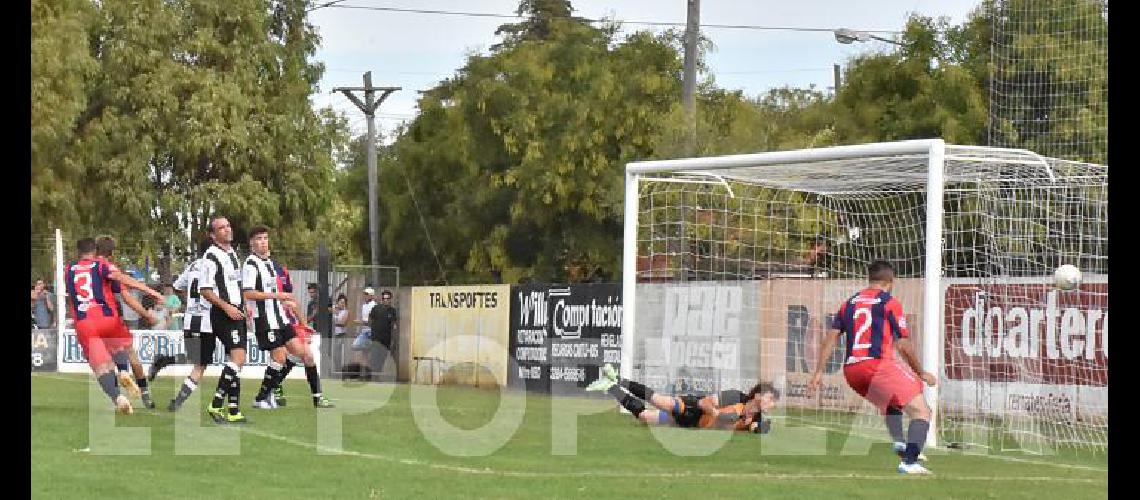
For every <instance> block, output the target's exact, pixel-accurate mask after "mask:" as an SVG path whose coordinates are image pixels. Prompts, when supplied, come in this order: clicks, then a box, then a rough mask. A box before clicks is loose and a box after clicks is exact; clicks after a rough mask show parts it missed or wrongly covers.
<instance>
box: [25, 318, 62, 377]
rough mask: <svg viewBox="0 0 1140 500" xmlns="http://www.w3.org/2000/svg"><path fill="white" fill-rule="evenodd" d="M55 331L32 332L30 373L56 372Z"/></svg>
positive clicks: (52, 329) (56, 340) (41, 330)
mask: <svg viewBox="0 0 1140 500" xmlns="http://www.w3.org/2000/svg"><path fill="white" fill-rule="evenodd" d="M57 342H59V341H58V339H57V338H56V330H55V329H54V328H51V329H47V328H45V329H36V330H32V371H34V372H41V371H48V372H54V371H55V370H56V343H57Z"/></svg>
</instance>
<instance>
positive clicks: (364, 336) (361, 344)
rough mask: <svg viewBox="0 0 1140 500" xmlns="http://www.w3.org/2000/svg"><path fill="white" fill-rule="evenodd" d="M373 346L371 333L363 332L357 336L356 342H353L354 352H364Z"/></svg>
mask: <svg viewBox="0 0 1140 500" xmlns="http://www.w3.org/2000/svg"><path fill="white" fill-rule="evenodd" d="M371 345H372V338H371V333H370V332H361V333H360V335H357V336H356V340H354V341H352V350H354V351H364V350H367V349H368V347H369V346H371Z"/></svg>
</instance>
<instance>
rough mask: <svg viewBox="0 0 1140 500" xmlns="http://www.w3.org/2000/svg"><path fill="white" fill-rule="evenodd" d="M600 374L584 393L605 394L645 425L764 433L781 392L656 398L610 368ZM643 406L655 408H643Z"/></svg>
mask: <svg viewBox="0 0 1140 500" xmlns="http://www.w3.org/2000/svg"><path fill="white" fill-rule="evenodd" d="M601 371H602V373H601V377H599V378H598V380H596V381H594V383H592V384H590V386H589V387H587V388H586V390H588V391H606V393H608V394H609V395H611V396H613V397H614V399H617V401H618V403H620V404H621V406H622V408H625V409H626V410H629V412H630V413H632V414H633V416H634V418H636V419H638V420H640V421H642V422H644V423H645V424H646V425H673V426H676V427H687V428H699V429H722V430H734V431H751V432H756V433H767V432H768V430H769V429H770V428H771V420H765V419H764V418H763V416H764V414H765V413H767V412H769V411H770V410H771V409H772V408H774V407H775V406H776V401H777V400H779V399H780V391H778V390H777V389H776V388H775V387H773V386H772V384H770V383H767V382H761V383H759V384H756V385H755V386H754V387H752V390H750V391H748V393H747V394H745V393H742V392H740V391H737V390H726V391H721V392H720V394H719V395H718V394H710V395H708V396H705V397H698V396H694V395H684V396H676V397H675V396H666V395H663V394H657V393H655V392H654V391H653V389H650V388H649V387H646V386H645V385H643V384H641V383H638V382H634V381H632V380H629V379H625V378H621V377H619V376H618V375H617V372H616V371H615V370H614V368H613V366H610V365H609V364H606V365H605V366H604V367H603V368H602V370H601ZM646 402H648V403H649V404H651V405H652V406H653V407H654V408H646V406H645V403H646Z"/></svg>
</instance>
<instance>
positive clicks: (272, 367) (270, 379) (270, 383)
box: [254, 360, 281, 401]
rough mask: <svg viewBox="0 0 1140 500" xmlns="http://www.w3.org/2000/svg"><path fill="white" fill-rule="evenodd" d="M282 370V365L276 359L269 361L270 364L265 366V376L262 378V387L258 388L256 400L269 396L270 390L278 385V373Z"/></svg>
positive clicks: (262, 399)
mask: <svg viewBox="0 0 1140 500" xmlns="http://www.w3.org/2000/svg"><path fill="white" fill-rule="evenodd" d="M280 370H281V365H279V364H277V362H276V361H272V360H270V361H269V365H268V366H266V367H265V378H263V379H261V389H258V390H257V397H256V398H254V400H255V401H264V400H265V398H268V397H269V392H270V391H272V390H273V388H274V387H277V381H278V376H277V374H278V373H279V371H280Z"/></svg>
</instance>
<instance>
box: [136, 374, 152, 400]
mask: <svg viewBox="0 0 1140 500" xmlns="http://www.w3.org/2000/svg"><path fill="white" fill-rule="evenodd" d="M135 383H137V384H138V385H139V390H140V391H142V393H143V394H144V395H146V396H149V395H150V387H149V386H148V385H147V383H146V377H142V378H136V379H135Z"/></svg>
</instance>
